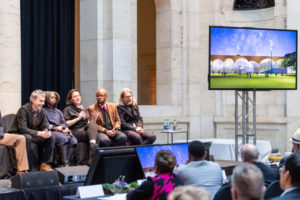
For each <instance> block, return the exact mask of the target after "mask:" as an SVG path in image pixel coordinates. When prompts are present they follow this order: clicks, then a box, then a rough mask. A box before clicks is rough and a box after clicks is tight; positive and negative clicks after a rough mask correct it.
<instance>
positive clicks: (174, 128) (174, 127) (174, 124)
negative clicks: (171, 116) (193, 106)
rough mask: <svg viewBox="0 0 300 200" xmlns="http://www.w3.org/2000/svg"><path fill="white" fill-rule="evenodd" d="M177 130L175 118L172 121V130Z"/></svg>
mask: <svg viewBox="0 0 300 200" xmlns="http://www.w3.org/2000/svg"><path fill="white" fill-rule="evenodd" d="M176 130H177V124H176V120H174V121H173V131H176Z"/></svg>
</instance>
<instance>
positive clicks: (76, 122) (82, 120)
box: [64, 89, 97, 165]
mask: <svg viewBox="0 0 300 200" xmlns="http://www.w3.org/2000/svg"><path fill="white" fill-rule="evenodd" d="M66 105H67V106H66V107H65V109H64V117H65V119H66V123H67V125H68V127H69V129H71V131H72V133H73V135H74V136H75V137H76V138H77V140H78V142H83V143H88V144H89V146H90V158H91V156H92V155H91V154H92V150H93V149H94V148H95V147H97V145H96V138H97V127H96V125H95V123H94V122H91V123H89V121H88V118H89V113H88V112H87V110H86V109H84V108H83V106H82V105H81V96H80V92H79V90H77V89H72V90H70V91H69V92H68V94H67V98H66ZM87 160H88V159H86V155H83V154H82V153H80V152H79V153H78V155H77V163H78V164H82V165H86V164H88V163H87Z"/></svg>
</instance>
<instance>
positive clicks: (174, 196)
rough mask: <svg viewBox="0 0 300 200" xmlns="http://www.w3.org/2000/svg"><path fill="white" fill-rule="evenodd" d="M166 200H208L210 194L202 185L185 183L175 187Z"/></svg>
mask: <svg viewBox="0 0 300 200" xmlns="http://www.w3.org/2000/svg"><path fill="white" fill-rule="evenodd" d="M168 200H210V194H209V192H208V191H206V190H205V189H204V188H202V187H199V186H192V185H185V186H178V187H176V188H175V189H174V190H173V191H172V193H171V194H170V195H169V196H168Z"/></svg>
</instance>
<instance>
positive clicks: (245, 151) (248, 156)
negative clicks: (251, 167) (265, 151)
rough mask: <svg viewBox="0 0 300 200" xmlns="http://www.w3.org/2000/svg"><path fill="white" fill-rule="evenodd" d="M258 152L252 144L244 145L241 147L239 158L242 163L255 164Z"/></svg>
mask: <svg viewBox="0 0 300 200" xmlns="http://www.w3.org/2000/svg"><path fill="white" fill-rule="evenodd" d="M258 156H259V152H258V150H257V147H256V146H255V145H253V144H244V145H243V146H242V147H241V157H242V160H243V161H244V162H256V161H257V160H258Z"/></svg>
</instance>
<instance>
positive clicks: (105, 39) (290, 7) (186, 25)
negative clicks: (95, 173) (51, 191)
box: [0, 0, 300, 152]
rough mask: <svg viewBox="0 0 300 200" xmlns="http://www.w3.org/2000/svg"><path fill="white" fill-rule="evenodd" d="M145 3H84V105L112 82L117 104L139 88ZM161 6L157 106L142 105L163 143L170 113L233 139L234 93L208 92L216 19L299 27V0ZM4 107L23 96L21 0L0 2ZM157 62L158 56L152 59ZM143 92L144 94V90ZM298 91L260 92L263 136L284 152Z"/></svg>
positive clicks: (198, 129)
mask: <svg viewBox="0 0 300 200" xmlns="http://www.w3.org/2000/svg"><path fill="white" fill-rule="evenodd" d="M137 1H138V0H113V1H111V0H81V1H80V11H81V12H80V36H81V38H80V52H81V54H80V67H81V69H80V70H81V71H80V75H81V76H80V78H81V79H80V82H81V83H80V87H81V88H80V89H81V91H82V96H83V102H84V105H86V106H88V105H90V104H91V103H94V102H95V91H96V90H97V89H98V88H100V87H104V88H106V89H107V90H108V92H109V94H110V97H109V100H110V101H113V102H116V101H117V99H118V95H119V92H120V90H121V88H123V87H129V88H132V89H133V91H134V93H135V94H137ZM154 2H155V7H156V67H157V76H156V79H157V84H156V87H157V105H156V106H141V107H140V110H141V114H142V115H143V116H144V120H145V122H146V126H147V127H146V128H154V129H155V130H154V132H156V133H157V134H158V140H157V143H164V142H166V138H165V135H162V134H160V133H159V130H158V129H160V128H161V127H162V124H161V123H162V121H163V119H165V118H169V119H171V120H173V119H177V120H178V121H179V122H181V125H180V126H181V127H182V128H183V129H185V128H186V127H187V125H189V129H190V137H191V138H205V137H218V138H233V134H234V91H209V90H208V82H207V75H208V30H209V25H228V26H247V27H264V28H288V29H297V30H299V28H300V24H299V22H298V19H299V17H300V14H299V12H298V10H297V8H299V6H300V2H299V0H276V1H275V3H276V6H275V8H268V9H261V10H252V11H233V10H232V6H233V0H226V1H220V0H176V1H175V0H154ZM0 27H1V28H0V95H1V98H0V109H1V111H2V112H3V114H7V113H11V112H15V111H16V110H17V109H18V108H19V106H20V102H21V81H20V80H21V78H20V77H21V67H20V2H19V1H17V0H4V1H3V2H1V5H0ZM149 60H150V61H149V63H150V64H151V63H152V61H151V58H150V59H149ZM298 86H299V80H298ZM136 96H137V95H136ZM299 102H300V93H299V92H298V91H270V92H257V136H258V139H267V140H270V141H271V144H272V146H273V148H279V149H280V151H281V152H284V151H286V150H290V148H291V145H290V142H289V141H288V139H289V138H290V137H291V135H292V134H293V132H294V130H295V129H296V128H297V127H300V106H299Z"/></svg>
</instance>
